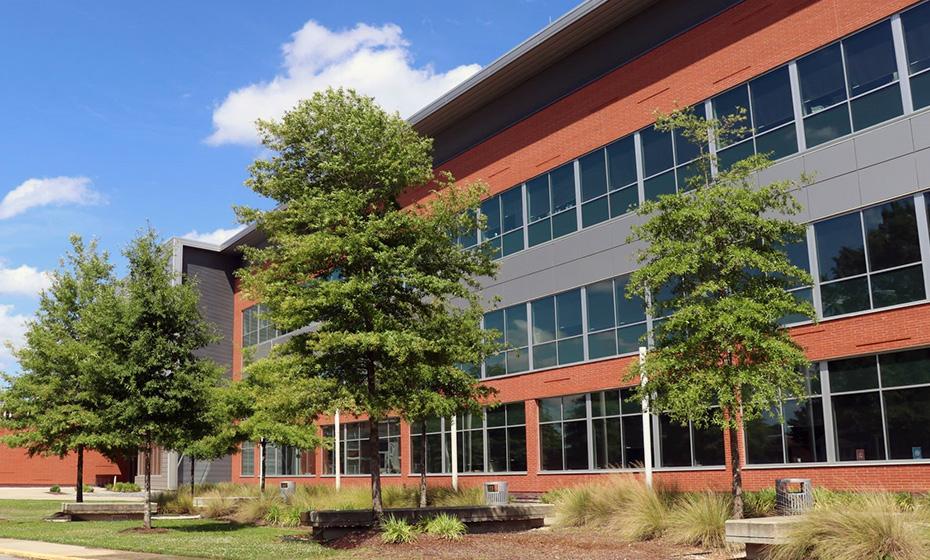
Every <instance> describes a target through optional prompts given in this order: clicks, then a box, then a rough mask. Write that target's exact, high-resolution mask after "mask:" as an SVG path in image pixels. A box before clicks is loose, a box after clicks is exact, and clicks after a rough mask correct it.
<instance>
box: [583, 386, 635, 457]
mask: <svg viewBox="0 0 930 560" xmlns="http://www.w3.org/2000/svg"><path fill="white" fill-rule="evenodd" d="M631 394H632V391H631V390H630V389H620V390H619V391H618V390H612V391H602V392H598V393H591V396H590V398H591V415H592V423H591V424H592V434H593V441H592V444H593V446H594V468H595V469H619V468H639V467H642V464H643V461H644V460H645V457H644V454H643V423H642V414H641V411H640V410H638V409H637V408H636V407H635V406H626V407H623V406H621V402H625V401H626V400H628V399H629V398H630V396H631Z"/></svg>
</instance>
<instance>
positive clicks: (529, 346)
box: [524, 302, 536, 371]
mask: <svg viewBox="0 0 930 560" xmlns="http://www.w3.org/2000/svg"><path fill="white" fill-rule="evenodd" d="M524 305H526V317H527V322H526V363H527V366H526V367H527V368H528V369H527V371H533V370H534V369H536V365H535V364H534V363H533V306H532V305H530V302H526V303H525V304H524Z"/></svg>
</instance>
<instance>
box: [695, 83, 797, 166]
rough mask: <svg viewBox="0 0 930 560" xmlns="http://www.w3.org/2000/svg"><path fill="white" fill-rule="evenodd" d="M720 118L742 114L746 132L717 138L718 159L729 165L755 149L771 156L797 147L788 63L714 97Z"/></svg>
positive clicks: (776, 156)
mask: <svg viewBox="0 0 930 560" xmlns="http://www.w3.org/2000/svg"><path fill="white" fill-rule="evenodd" d="M711 104H712V106H713V108H714V116H715V117H716V118H718V119H723V118H727V117H735V116H738V115H742V116H743V120H742V121H741V123H740V126H741V127H745V128H746V129H747V130H746V131H745V134H742V135H737V137H735V138H722V139H718V145H717V163H718V165H719V166H720V167H721V168H722V169H728V168H729V167H730V166H732V165H733V164H734V163H736V162H738V161H740V160H742V159H745V158H747V157H749V156H751V155H753V154H754V153H760V154H767V155H768V156H769V157H770V158H772V159H778V158H781V157H784V156H787V155H791V154H793V153H795V152H797V151H798V139H797V132H796V129H795V127H794V105H793V102H792V100H791V84H790V82H789V78H788V67H787V66H783V67H781V68H778V69H776V70H773V71H771V72H769V73H768V74H765V75H763V76H760V77H758V78H756V79H754V80H752V81H750V82H749V83H747V84H744V85H741V86H737V87H735V88H733V89H731V90H730V91H728V92H725V93H722V94H720V95H718V96H717V97H715V98H713V99H712V100H711Z"/></svg>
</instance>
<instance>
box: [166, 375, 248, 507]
mask: <svg viewBox="0 0 930 560" xmlns="http://www.w3.org/2000/svg"><path fill="white" fill-rule="evenodd" d="M230 391H231V387H230V386H229V385H219V386H217V387H216V388H214V395H213V396H212V397H211V399H210V404H211V407H210V410H209V412H208V414H207V415H206V417H205V420H206V422H207V423H209V425H210V426H211V427H210V429H209V432H208V434H207V435H203V434H202V433H188V434H184V436H185V438H184V439H183V440H182V441H181V442H180V443H178V444H177V445H176V446H175V450H176V451H178V452H180V453H182V454H183V455H184V456H186V457H187V458H188V460H189V461H190V477H191V479H190V492H191V497H193V496H194V494H195V484H196V482H195V480H194V479H195V476H196V472H197V461H214V460H216V459H221V458H223V457H225V456H227V455H231V454H234V453H235V452H236V451H237V450H238V447H239V446H238V444H239V441H238V439H237V436H236V432H235V430H234V425H233V422H234V421H235V420H236V418H235V413H234V409H233V408H232V407H231V406H230V401H231V399H230V397H229V394H230ZM231 426H232V427H233V428H232V429H231ZM189 437H193V438H195V439H191V440H188V439H187V438H189Z"/></svg>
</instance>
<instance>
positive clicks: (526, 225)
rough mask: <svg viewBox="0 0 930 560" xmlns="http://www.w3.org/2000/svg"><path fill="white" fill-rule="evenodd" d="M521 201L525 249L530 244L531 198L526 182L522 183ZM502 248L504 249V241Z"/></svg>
mask: <svg viewBox="0 0 930 560" xmlns="http://www.w3.org/2000/svg"><path fill="white" fill-rule="evenodd" d="M520 202H521V204H520V206H521V207H522V210H523V225H522V226H521V228H520V229H522V230H523V250H526V249H528V248H529V246H530V200H529V198H528V196H527V192H526V183H522V184H521V185H520ZM501 248H502V249H503V241H501Z"/></svg>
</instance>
